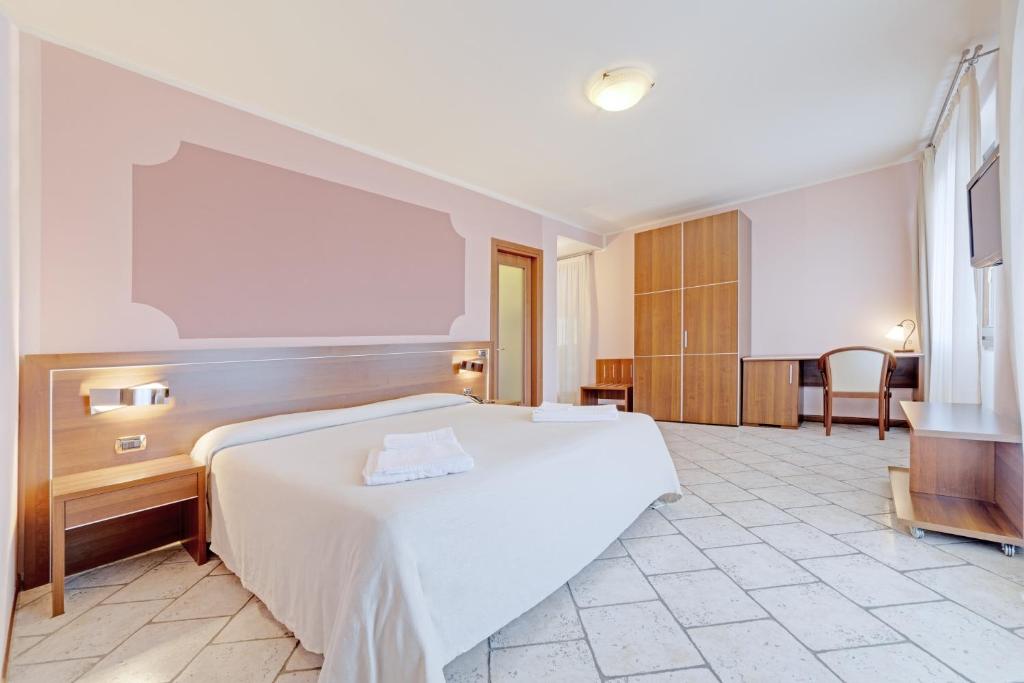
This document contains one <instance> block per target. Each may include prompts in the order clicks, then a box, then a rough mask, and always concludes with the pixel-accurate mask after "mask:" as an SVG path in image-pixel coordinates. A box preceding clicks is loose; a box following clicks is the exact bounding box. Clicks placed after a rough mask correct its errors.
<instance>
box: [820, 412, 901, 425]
mask: <svg viewBox="0 0 1024 683" xmlns="http://www.w3.org/2000/svg"><path fill="white" fill-rule="evenodd" d="M800 419H801V420H803V421H805V422H824V421H825V416H824V415H801V416H800ZM832 424H847V425H871V426H872V427H877V426H878V418H876V417H842V416H840V415H833V416H832ZM889 426H890V427H909V426H910V424H909V423H908V422H907V421H906V420H896V419H893V418H890V419H889Z"/></svg>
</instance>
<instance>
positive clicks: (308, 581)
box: [193, 394, 679, 683]
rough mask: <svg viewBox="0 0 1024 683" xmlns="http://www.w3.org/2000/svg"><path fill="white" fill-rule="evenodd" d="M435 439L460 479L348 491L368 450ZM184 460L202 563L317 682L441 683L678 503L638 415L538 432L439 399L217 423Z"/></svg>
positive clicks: (506, 409)
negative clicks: (316, 669)
mask: <svg viewBox="0 0 1024 683" xmlns="http://www.w3.org/2000/svg"><path fill="white" fill-rule="evenodd" d="M334 425H336V426H334ZM445 426H451V427H452V428H454V430H455V433H456V435H457V438H458V439H459V441H460V442H461V443H462V444H463V446H464V447H465V449H466V450H467V452H469V453H470V454H471V455H472V456H473V457H474V458H475V459H476V467H475V468H474V469H473V470H472V471H470V472H466V473H462V474H456V475H450V476H445V477H438V478H435V479H423V480H418V481H413V482H406V483H402V484H395V485H389V486H375V487H368V486H364V485H363V484H362V474H361V472H362V468H363V465H364V464H365V461H366V455H367V453H368V452H369V450H370V449H371V448H374V447H378V446H379V445H380V444H381V442H382V439H383V436H384V434H386V433H398V432H416V431H427V430H431V429H437V428H440V427H445ZM193 455H195V456H196V457H199V458H202V459H205V460H207V462H208V465H209V469H208V472H209V476H210V496H211V498H210V504H211V517H212V524H211V539H212V549H213V551H214V552H216V553H217V554H218V555H219V556H220V557H221V559H222V560H223V561H224V563H225V564H226V565H227V566H228V568H229V569H231V570H232V571H233V572H235V573H236V574H237V575H238V576H239V577H240V578H241V580H242V583H243V584H244V585H245V586H246V587H247V588H248V589H249V590H251V591H253V592H254V593H255V594H256V595H257V596H259V597H260V599H262V600H263V601H264V602H265V603H266V604H267V606H268V607H269V609H270V611H271V612H272V613H273V614H274V616H275V617H277V618H278V619H279V620H280V621H281V622H283V623H284V624H285V625H287V626H288V627H289V628H290V629H291V630H292V631H293V632H294V633H295V635H296V636H297V637H298V638H299V639H300V640H301V641H302V644H303V645H304V646H305V647H306V648H307V649H309V650H311V651H313V652H322V653H324V655H325V658H324V666H323V671H322V674H321V680H322V681H344V682H350V681H351V682H359V683H374V682H379V683H392V682H394V683H415V682H417V681H426V682H428V683H441V682H442V681H443V680H444V676H443V673H442V669H443V667H444V665H445V664H446V663H447V662H449V661H450V660H452V659H454V658H455V657H456V656H458V655H459V654H461V653H462V652H464V651H466V650H468V649H470V648H472V647H473V646H474V645H476V644H477V643H478V642H479V641H481V640H483V639H484V638H486V637H487V636H489V635H490V634H491V633H493V632H494V631H496V630H498V629H499V628H501V627H502V626H504V625H505V624H507V623H508V622H510V621H512V620H513V619H514V618H515V617H517V616H519V615H520V614H522V613H523V612H525V611H526V610H528V609H529V608H531V607H532V606H534V605H535V604H537V603H538V602H540V601H541V600H542V599H544V598H545V597H546V596H547V595H549V594H550V593H551V592H553V591H554V590H555V589H556V588H557V587H558V586H559V585H561V584H562V583H564V582H565V581H567V580H568V579H569V578H571V577H572V576H573V575H575V574H576V573H577V572H578V571H580V570H581V569H582V568H583V567H584V566H586V565H587V564H588V563H589V562H590V561H591V560H593V559H594V558H595V557H596V556H597V555H598V554H600V553H601V552H602V551H603V550H604V549H605V547H607V545H608V544H609V543H610V542H611V541H612V540H614V539H615V538H616V537H617V536H618V535H619V534H620V533H621V532H622V531H623V530H624V529H625V528H626V527H627V526H628V525H629V524H630V523H631V522H632V521H633V520H634V519H635V518H636V516H637V515H638V514H639V513H640V512H641V511H642V510H643V509H644V507H645V506H647V505H649V504H650V503H652V502H653V501H655V500H656V499H658V498H665V499H668V500H672V499H674V498H676V497H678V492H679V485H678V480H677V478H676V474H675V470H674V467H673V464H672V461H671V459H670V457H669V454H668V451H667V449H666V447H665V442H664V440H663V438H662V436H661V433H660V431H659V430H658V428H657V426H656V425H655V424H654V422H653V421H652V420H651V419H650V418H649V417H647V416H646V415H640V414H624V415H623V416H622V419H621V420H617V421H615V422H598V423H588V424H537V423H533V422H531V420H530V409H528V408H518V407H512V406H497V405H486V406H484V405H477V404H476V403H473V402H468V400H463V397H459V396H453V395H447V394H427V395H422V396H413V397H408V398H406V399H399V400H397V401H386V402H382V403H377V404H371V405H369V406H362V407H359V408H353V409H346V410H337V411H320V412H316V413H300V414H297V415H285V416H278V417H274V418H269V419H267V420H257V421H253V422H250V423H240V424H237V425H229V426H226V427H222V428H219V429H217V430H214V431H213V432H210V433H209V434H208V435H206V436H204V437H203V438H202V439H200V441H199V442H198V443H197V444H196V448H195V449H194V450H193Z"/></svg>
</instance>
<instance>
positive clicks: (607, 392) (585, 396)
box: [580, 384, 633, 413]
mask: <svg viewBox="0 0 1024 683" xmlns="http://www.w3.org/2000/svg"><path fill="white" fill-rule="evenodd" d="M602 398H603V399H611V400H615V401H622V403H620V404H619V409H621V410H625V411H626V412H627V413H631V412H633V385H632V384H584V385H583V386H581V387H580V405H581V406H596V405H597V404H598V402H599V401H598V399H602Z"/></svg>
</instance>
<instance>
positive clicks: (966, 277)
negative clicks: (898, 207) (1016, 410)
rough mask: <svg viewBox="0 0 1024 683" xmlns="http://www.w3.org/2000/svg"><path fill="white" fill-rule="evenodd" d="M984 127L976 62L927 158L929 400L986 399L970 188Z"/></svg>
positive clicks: (966, 77)
mask: <svg viewBox="0 0 1024 683" xmlns="http://www.w3.org/2000/svg"><path fill="white" fill-rule="evenodd" d="M979 129H980V113H979V106H978V83H977V80H976V78H975V75H974V69H973V68H971V69H968V71H967V73H966V74H965V75H964V76H963V78H962V79H961V82H960V87H959V90H958V92H957V94H956V95H955V96H954V97H953V100H952V102H951V103H950V110H949V113H948V115H947V116H946V119H945V120H944V121H943V123H942V126H941V127H940V129H939V134H938V137H937V139H936V141H935V150H934V160H931V159H929V158H928V155H926V156H925V159H924V164H923V165H924V172H925V177H924V183H925V185H926V186H925V187H922V192H923V195H924V203H925V204H926V206H925V230H924V231H925V243H924V251H925V255H926V263H924V264H921V267H922V272H923V274H924V276H925V278H926V281H927V282H926V287H924V289H925V290H926V292H925V296H926V300H927V312H926V313H927V315H926V316H922V318H924V319H925V320H926V327H927V336H928V352H929V354H928V355H929V358H928V360H929V362H928V383H927V395H928V400H930V401H940V402H945V403H979V402H980V401H981V383H980V347H981V344H980V341H981V340H980V327H979V325H978V285H977V281H976V273H975V271H974V269H973V268H972V267H971V263H970V236H969V229H968V222H967V192H966V188H967V183H968V181H969V180H970V179H971V176H972V175H973V174H974V172H975V171H976V170H977V168H978V162H979V152H978V134H979ZM929 161H932V163H931V164H929ZM929 166H930V167H931V168H929ZM929 175H930V176H931V177H930V178H929V177H928V176H929Z"/></svg>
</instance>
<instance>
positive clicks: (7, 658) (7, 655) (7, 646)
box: [0, 572, 21, 681]
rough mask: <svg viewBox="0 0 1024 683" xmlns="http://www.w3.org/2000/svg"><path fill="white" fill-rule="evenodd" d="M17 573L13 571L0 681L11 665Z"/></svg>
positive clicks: (5, 678)
mask: <svg viewBox="0 0 1024 683" xmlns="http://www.w3.org/2000/svg"><path fill="white" fill-rule="evenodd" d="M18 583H19V581H18V575H17V572H15V575H14V599H13V600H11V614H10V616H8V617H7V642H5V643H4V665H3V671H2V672H0V681H6V680H7V669H8V667H10V665H11V641H12V640H13V639H14V613H15V612H16V611H17V610H18V593H20V592H21V590H20V588H19V587H18Z"/></svg>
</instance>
